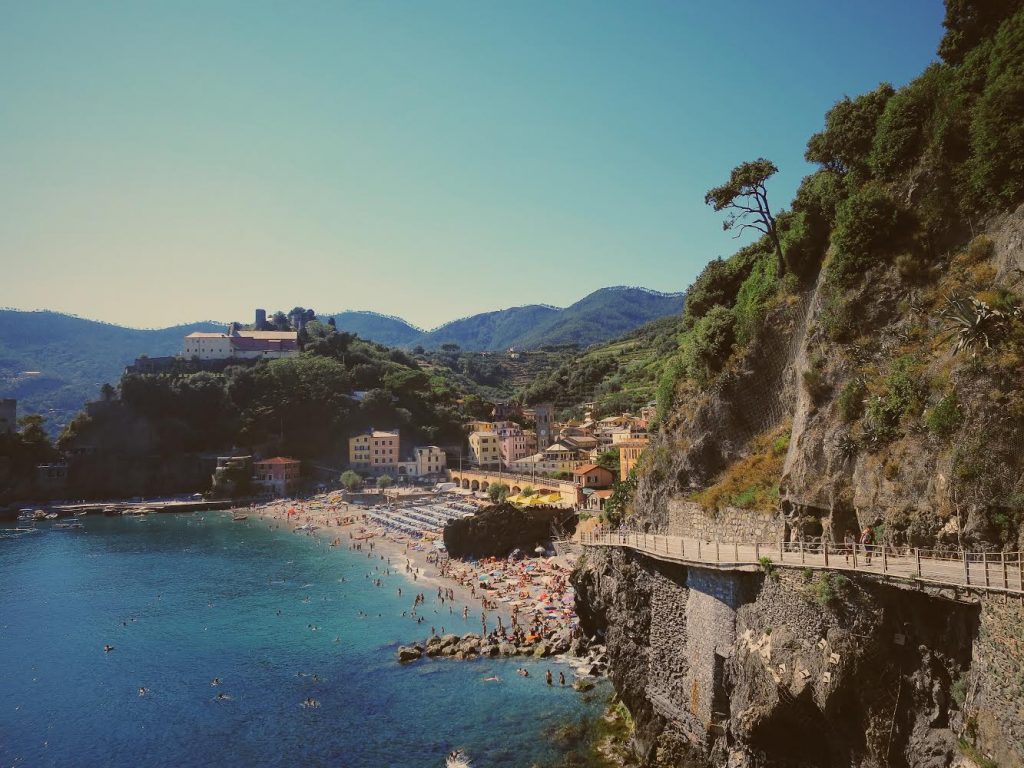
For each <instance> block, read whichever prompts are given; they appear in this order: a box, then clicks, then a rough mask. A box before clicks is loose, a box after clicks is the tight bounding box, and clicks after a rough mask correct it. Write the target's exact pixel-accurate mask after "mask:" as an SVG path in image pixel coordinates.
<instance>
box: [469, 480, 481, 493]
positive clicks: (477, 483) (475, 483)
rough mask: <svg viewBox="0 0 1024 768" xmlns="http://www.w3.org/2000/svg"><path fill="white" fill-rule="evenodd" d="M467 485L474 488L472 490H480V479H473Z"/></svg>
mask: <svg viewBox="0 0 1024 768" xmlns="http://www.w3.org/2000/svg"><path fill="white" fill-rule="evenodd" d="M469 487H470V488H471V489H472V490H474V491H479V490H480V481H479V480H474V481H473V482H471V483H470V484H469Z"/></svg>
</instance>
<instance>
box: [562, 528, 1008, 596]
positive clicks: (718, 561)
mask: <svg viewBox="0 0 1024 768" xmlns="http://www.w3.org/2000/svg"><path fill="white" fill-rule="evenodd" d="M579 541H580V543H581V544H583V545H584V546H587V547H623V548H626V549H632V550H635V551H637V552H643V553H644V554H645V555H648V556H650V557H653V558H655V559H657V560H664V561H666V562H673V563H682V564H684V565H702V566H707V567H712V568H718V569H721V570H742V571H751V570H755V569H757V568H760V567H762V563H764V562H766V561H765V560H764V558H767V559H768V560H770V561H771V564H772V565H773V566H782V567H792V568H811V569H816V570H830V571H856V572H858V573H871V574H875V575H879V576H887V577H896V578H903V579H909V580H912V581H917V582H922V583H927V584H933V585H939V586H950V587H970V588H971V589H977V590H987V591H991V592H1003V593H1009V594H1017V595H1024V559H1022V557H1021V555H1022V553H1021V552H989V553H982V552H964V553H960V554H950V553H944V552H937V551H935V550H925V549H906V548H901V549H898V550H897V549H894V548H892V547H882V546H881V545H869V546H864V545H861V544H857V545H855V546H854V547H853V548H852V551H850V548H849V547H844V546H843V545H836V544H821V543H816V544H808V545H804V544H802V543H798V542H787V543H781V542H778V541H776V542H771V543H768V542H765V543H754V544H738V543H732V542H730V543H723V542H718V541H707V540H704V541H702V540H700V539H692V538H688V537H684V536H667V535H663V534H650V533H648V534H644V533H603V534H602V533H589V534H588V533H585V534H581V536H580V539H579Z"/></svg>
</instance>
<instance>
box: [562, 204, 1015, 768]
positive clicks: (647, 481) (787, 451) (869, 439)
mask: <svg viewBox="0 0 1024 768" xmlns="http://www.w3.org/2000/svg"><path fill="white" fill-rule="evenodd" d="M1021 270H1024V207H1022V208H1020V209H1018V210H1017V211H1015V212H1013V213H1012V214H1007V215H1004V216H1001V217H999V218H996V219H994V220H993V221H991V222H990V224H989V225H988V227H987V230H986V233H985V234H984V236H983V237H979V238H975V239H974V240H973V241H972V242H971V245H970V246H969V247H967V246H965V247H964V248H963V249H960V250H957V249H954V250H952V251H951V252H950V253H949V254H947V255H946V256H945V257H943V258H942V259H941V260H939V261H938V262H936V264H935V265H934V266H933V267H932V271H931V272H930V273H929V274H928V275H925V276H922V275H919V274H905V273H903V272H901V271H900V268H899V267H898V266H897V265H895V264H879V265H877V266H876V267H873V268H872V269H871V270H870V271H869V273H868V274H867V276H866V277H865V279H864V280H863V281H861V282H860V283H859V284H858V286H857V287H854V288H848V289H846V290H845V291H842V290H840V289H839V288H837V287H836V285H835V284H833V283H830V282H829V281H827V280H826V279H824V277H823V278H821V279H819V280H818V281H817V282H816V284H815V285H814V286H813V287H810V288H807V289H804V290H803V291H793V292H791V293H789V294H788V295H786V296H782V297H780V299H779V301H778V302H777V303H776V305H775V306H774V307H773V308H772V309H771V310H770V311H769V312H768V313H767V314H766V317H765V319H764V322H763V327H762V328H761V331H760V333H759V334H758V336H757V337H756V338H755V339H754V340H753V341H752V342H751V343H750V344H749V345H748V346H747V347H746V348H745V349H743V350H742V351H741V353H740V354H738V355H736V356H735V357H734V358H733V359H732V360H731V361H730V363H729V365H728V366H727V368H726V369H725V370H724V371H723V372H722V374H721V375H719V376H718V377H717V378H716V379H715V380H714V381H713V383H712V384H711V385H710V386H708V387H706V388H704V389H702V390H694V389H692V388H691V389H690V390H689V391H685V392H683V393H682V395H681V396H677V398H676V404H675V407H674V409H673V410H672V412H671V413H670V414H669V415H668V418H667V419H666V420H665V423H664V425H663V429H662V432H661V434H660V435H659V436H658V438H657V439H656V440H655V442H654V443H653V445H652V447H651V448H650V449H649V451H648V456H647V460H646V462H645V463H644V464H643V466H642V472H641V474H640V477H639V484H638V489H637V494H636V498H635V501H634V507H633V509H632V510H631V514H630V516H629V517H628V524H629V525H630V526H631V527H636V528H640V529H643V530H648V531H657V532H671V533H683V532H686V533H687V534H689V535H700V536H703V537H707V538H718V539H720V540H722V541H736V540H748V541H749V540H757V539H758V538H759V537H763V538H762V539H761V540H771V541H777V540H778V539H779V538H783V539H786V540H788V541H798V540H799V541H805V540H817V539H819V538H820V539H825V540H829V541H833V542H839V541H842V539H843V537H844V536H845V535H846V534H847V533H852V534H853V535H855V536H856V535H857V534H859V532H860V531H861V530H862V529H863V528H864V527H866V526H867V525H873V526H875V527H876V530H877V531H878V532H879V539H880V541H884V542H885V543H887V544H889V545H891V546H894V547H899V546H910V547H920V548H937V549H947V550H951V549H954V548H958V547H966V548H969V549H972V550H981V551H989V552H997V551H1014V550H1020V549H1024V539H1022V536H1024V528H1022V519H1021V517H1022V515H1021V509H1024V366H1022V364H1021V361H1020V359H1019V358H1018V357H1017V356H1015V354H1013V353H1010V352H1008V351H1005V350H1004V351H1002V352H999V351H995V352H991V351H990V353H988V354H981V353H976V354H970V353H964V352H957V351H956V350H955V349H954V344H953V341H952V340H951V332H950V328H949V321H948V318H944V317H943V311H944V308H945V307H946V306H947V305H946V303H945V302H946V300H947V297H949V296H951V295H967V296H971V295H973V296H981V297H982V298H983V299H984V298H985V297H990V298H991V297H994V296H996V295H998V294H999V293H1000V292H1001V291H1003V292H1005V291H1006V290H1008V289H1009V288H1010V287H1011V286H1016V287H1017V288H1018V289H1019V287H1020V282H1021V281H1020V277H1024V271H1021ZM992 300H993V301H995V299H994V298H992ZM766 435H767V436H768V438H769V440H768V441H767V442H766V441H765V439H764V436H766ZM776 436H782V437H781V438H780V439H781V442H780V439H776ZM787 437H788V442H786V438H787ZM773 440H774V442H772V441H773ZM759 441H760V442H759ZM765 445H774V446H776V448H775V449H771V450H776V449H777V450H778V451H779V452H780V453H779V456H780V458H779V462H780V466H781V469H780V470H779V472H778V475H777V476H776V477H775V478H774V482H775V483H777V485H776V486H775V487H776V488H777V489H778V498H777V501H775V502H774V503H773V504H771V505H770V506H768V507H765V506H764V505H759V504H758V503H750V502H749V498H751V497H750V496H749V494H748V495H747V497H744V495H743V494H742V493H740V494H736V495H735V498H731V497H729V496H728V494H727V493H725V492H724V491H723V492H722V493H721V494H719V495H718V496H713V498H718V499H725V501H724V502H723V503H721V504H717V505H715V506H708V505H707V504H706V503H702V502H705V501H706V499H707V498H708V496H707V495H706V493H707V489H709V488H711V489H712V490H714V489H715V488H716V487H721V488H728V487H731V486H729V483H733V484H734V485H736V487H742V485H743V474H742V473H743V472H746V471H748V470H749V468H750V466H752V465H751V463H750V457H751V455H752V454H756V453H757V452H758V451H762V450H768V453H766V454H765V455H766V457H769V454H770V450H769V449H765V448H764V446H765ZM755 465H756V463H755ZM763 465H764V464H763V463H762V464H760V465H756V466H763ZM737 477H738V478H739V480H737ZM577 578H578V589H579V594H580V599H581V606H580V608H581V613H582V615H583V617H584V626H585V628H586V629H587V630H588V631H590V632H593V633H603V634H604V635H605V637H606V641H607V646H608V652H609V655H610V659H611V669H612V679H613V682H614V683H615V686H616V689H617V690H618V692H619V695H620V696H621V698H622V700H623V702H624V703H625V704H626V705H627V706H628V707H629V709H630V711H631V712H632V714H633V717H634V721H635V723H636V734H635V746H636V750H637V753H638V754H639V755H640V756H641V757H642V759H643V760H644V761H645V763H646V764H648V765H658V766H661V765H664V766H668V765H716V766H725V765H728V766H730V768H740V767H741V766H750V768H754V767H755V766H756V767H757V768H761V767H762V766H776V765H779V766H781V765H807V766H840V765H842V766H847V765H853V766H865V767H866V766H889V765H893V766H935V767H936V768H938V767H939V766H954V765H961V764H972V763H971V762H970V761H971V760H972V759H974V760H975V762H977V761H979V760H981V759H982V758H981V757H979V755H987V756H989V758H990V759H991V760H993V761H994V762H995V763H996V764H998V765H1001V766H1009V765H1024V726H1022V725H1021V723H1022V722H1024V690H1022V689H1024V642H1022V640H1024V632H1022V629H1021V627H1022V625H1024V608H1022V605H1021V603H1020V601H1019V600H1018V599H1017V598H1014V597H1010V598H1005V597H1003V596H1000V595H993V594H989V595H983V594H980V593H974V594H967V593H962V594H959V595H952V594H948V593H938V592H934V593H925V592H920V591H916V592H915V591H912V590H909V589H905V588H900V587H898V586H894V585H892V584H882V583H875V582H872V581H870V580H864V579H862V578H861V577H856V578H855V580H853V581H847V580H846V579H842V578H841V577H840V579H839V580H838V581H835V582H833V580H832V579H831V577H830V578H825V577H821V576H818V575H814V576H810V577H809V578H807V579H805V578H804V576H803V575H802V574H800V573H799V572H793V571H788V572H782V571H778V572H777V573H776V574H775V576H774V577H768V576H766V575H765V574H764V573H724V572H718V571H714V570H707V569H697V568H689V569H688V568H684V567H682V566H666V565H664V564H658V563H655V562H652V561H649V560H646V559H644V558H643V557H640V556H631V555H629V554H625V553H622V552H610V553H601V552H591V553H590V556H589V557H588V560H587V563H586V566H585V567H584V568H583V569H581V571H580V573H579V574H578V577H577ZM823 578H824V579H825V580H824V581H823V580H822V579H823ZM964 761H966V762H964ZM979 764H980V763H979Z"/></svg>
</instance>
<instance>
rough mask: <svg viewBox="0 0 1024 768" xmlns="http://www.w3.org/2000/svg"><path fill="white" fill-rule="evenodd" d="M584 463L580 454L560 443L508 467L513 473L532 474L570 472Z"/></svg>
mask: <svg viewBox="0 0 1024 768" xmlns="http://www.w3.org/2000/svg"><path fill="white" fill-rule="evenodd" d="M583 463H584V461H583V459H582V458H581V457H580V454H579V453H578V452H577V451H575V450H573V449H572V448H569V447H568V446H566V445H563V444H561V443H555V444H554V445H551V446H548V447H547V448H545V449H544V450H543V451H541V452H540V453H535V454H534V455H532V456H526V457H525V458H522V459H519V460H518V461H516V462H513V463H512V464H510V465H509V468H510V469H511V470H512V471H513V472H521V473H523V474H534V473H536V472H572V471H573V470H574V469H576V468H577V467H578V466H580V465H581V464H583Z"/></svg>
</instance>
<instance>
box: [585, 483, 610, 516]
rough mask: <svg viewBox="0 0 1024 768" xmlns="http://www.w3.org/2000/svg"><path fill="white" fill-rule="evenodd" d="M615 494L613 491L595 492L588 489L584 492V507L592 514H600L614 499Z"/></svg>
mask: <svg viewBox="0 0 1024 768" xmlns="http://www.w3.org/2000/svg"><path fill="white" fill-rule="evenodd" d="M613 493H614V491H611V490H601V491H594V490H591V489H590V488H586V489H585V490H584V491H583V506H584V508H585V509H588V510H590V511H592V512H600V511H602V510H603V509H604V505H605V504H606V503H607V502H608V499H610V498H611V497H612V494H613Z"/></svg>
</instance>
